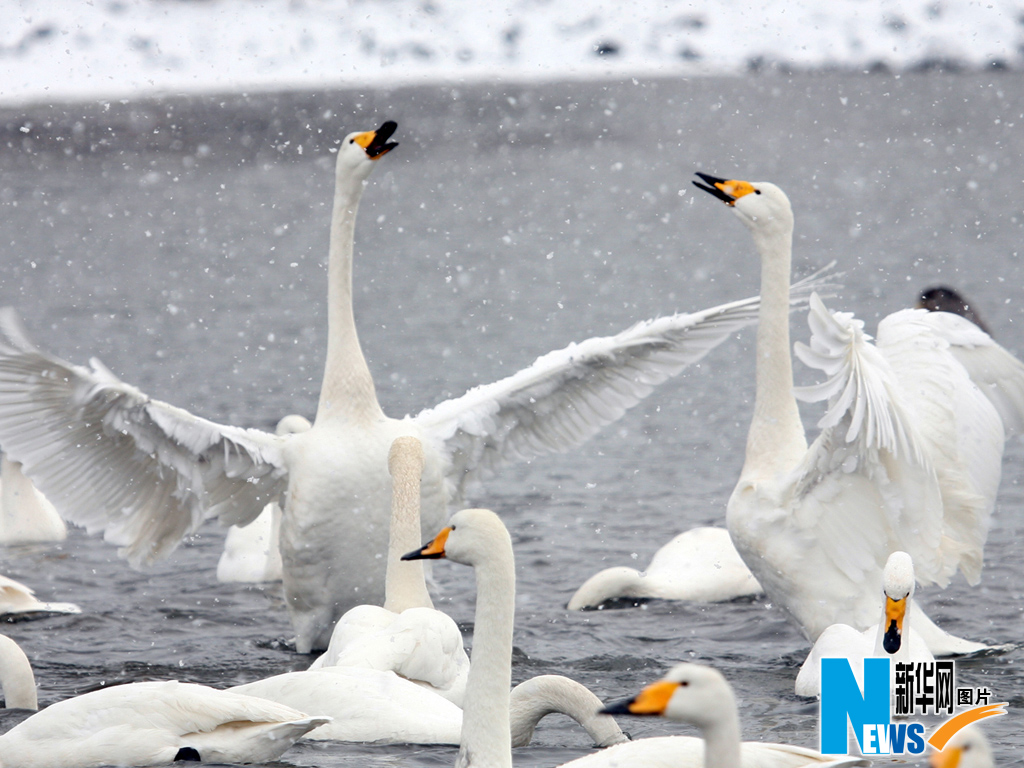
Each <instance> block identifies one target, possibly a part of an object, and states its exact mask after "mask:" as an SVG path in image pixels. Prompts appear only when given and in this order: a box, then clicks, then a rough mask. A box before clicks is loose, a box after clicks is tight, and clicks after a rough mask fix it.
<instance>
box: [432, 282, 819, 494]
mask: <svg viewBox="0 0 1024 768" xmlns="http://www.w3.org/2000/svg"><path fill="white" fill-rule="evenodd" d="M832 266H833V265H831V264H830V265H829V266H828V267H825V269H823V270H820V271H819V272H816V273H815V274H813V275H811V276H810V277H808V278H805V279H804V280H802V281H800V282H799V283H796V284H794V285H793V292H792V299H791V301H792V304H793V306H794V307H799V306H804V305H806V302H807V296H808V295H810V293H811V292H812V291H814V290H828V289H832V288H834V287H835V286H834V284H832V283H830V280H832V279H834V277H835V275H831V274H827V273H828V272H829V271H830V270H831V268H832ZM759 308H760V297H754V298H750V299H744V300H741V301H735V302H732V303H729V304H723V305H721V306H717V307H712V308H710V309H706V310H704V311H702V312H694V313H692V314H676V315H672V316H671V317H662V318H658V319H656V320H646V321H644V322H641V323H638V324H637V325H634V326H633V327H632V328H629V329H628V330H625V331H623V332H622V333H619V334H617V335H615V336H605V337H596V338H592V339H587V340H586V341H583V342H580V343H579V344H570V345H569V346H568V347H566V348H565V349H560V350H556V351H554V352H549V353H548V354H546V355H544V356H542V357H540V358H538V359H537V360H536V362H534V363H533V365H531V366H529V367H528V368H525V369H523V370H522V371H519V373H516V374H514V375H512V376H509V377H508V378H506V379H502V380H501V381H498V382H495V383H493V384H487V385H483V386H479V387H476V388H474V389H471V390H470V391H469V392H467V393H466V394H464V395H463V396H462V397H458V398H455V399H452V400H447V401H445V402H443V403H441V404H440V405H438V406H437V407H435V408H432V409H430V410H426V411H423V412H422V413H420V414H419V415H417V416H416V417H415V421H416V422H417V424H419V425H420V427H421V428H422V429H423V433H424V435H425V436H426V437H427V438H428V439H431V440H432V441H433V442H434V444H435V445H436V446H437V447H438V448H439V450H440V451H441V452H442V455H446V456H447V457H448V458H449V461H450V465H449V471H448V477H449V480H450V481H451V482H452V483H453V485H454V486H455V497H456V498H461V497H462V496H463V494H464V492H465V489H466V486H467V485H468V484H470V483H471V482H474V481H477V480H480V479H482V478H484V477H486V476H487V474H489V473H490V472H491V471H492V470H494V469H495V468H496V467H497V466H498V465H500V464H502V463H504V462H509V461H524V460H527V459H531V458H533V457H536V456H541V455H544V454H548V453H554V452H559V451H565V450H568V449H570V448H573V447H575V446H577V445H580V444H581V443H583V442H585V441H586V440H587V439H588V438H590V437H591V436H593V435H594V433H596V432H597V431H598V430H599V429H601V428H602V427H604V426H605V425H607V424H610V423H611V422H613V421H615V420H616V419H618V418H619V417H620V416H622V415H623V414H624V413H625V412H626V411H627V410H628V409H629V408H632V407H633V406H634V405H636V404H637V403H638V402H640V401H641V400H642V399H643V398H645V397H647V395H649V394H650V393H651V392H652V391H653V390H654V388H655V387H656V386H658V385H659V384H661V383H662V382H664V381H665V380H666V379H668V378H670V377H672V376H675V375H677V374H678V373H680V372H681V371H682V370H683V369H684V368H686V367H687V366H689V365H692V364H693V363H696V362H698V361H699V360H700V359H701V358H703V357H704V356H705V355H706V354H707V353H708V352H710V351H711V350H712V349H714V348H715V347H717V346H718V345H719V344H721V343H722V342H723V341H725V340H726V339H728V338H729V337H730V336H732V335H733V334H734V333H736V332H737V331H739V330H740V329H742V328H744V327H746V326H748V325H751V324H753V323H756V322H757V317H758V311H759Z"/></svg>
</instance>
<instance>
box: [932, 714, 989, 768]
mask: <svg viewBox="0 0 1024 768" xmlns="http://www.w3.org/2000/svg"><path fill="white" fill-rule="evenodd" d="M928 764H929V765H930V766H931V768H993V766H995V759H994V758H993V757H992V747H990V746H989V743H988V739H987V738H986V737H985V733H984V732H983V731H982V730H981V729H980V728H978V727H977V726H975V725H968V726H966V727H964V728H961V729H960V730H959V731H957V732H956V733H955V734H954V735H953V736H952V738H950V740H949V741H948V742H946V747H945V749H943V750H942V751H941V752H932V754H931V755H929V756H928Z"/></svg>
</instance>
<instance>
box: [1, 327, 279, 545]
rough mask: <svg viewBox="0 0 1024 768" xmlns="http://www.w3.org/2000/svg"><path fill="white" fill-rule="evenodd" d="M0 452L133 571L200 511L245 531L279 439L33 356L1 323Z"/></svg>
mask: <svg viewBox="0 0 1024 768" xmlns="http://www.w3.org/2000/svg"><path fill="white" fill-rule="evenodd" d="M0 331H2V332H3V339H2V340H0V445H3V447H4V450H5V451H6V452H7V453H8V454H10V456H11V457H12V458H13V459H15V460H17V461H20V462H21V463H22V465H23V470H24V472H25V474H26V475H28V476H29V477H30V478H31V479H32V481H33V482H34V483H35V484H36V485H37V486H38V487H39V489H40V490H41V491H42V492H43V493H44V494H45V495H46V496H47V497H48V498H49V499H50V501H51V502H52V503H53V504H54V506H55V507H57V509H58V511H59V512H60V513H61V515H62V516H63V517H65V518H66V519H68V520H70V521H71V522H73V523H77V524H78V525H82V526H84V527H85V528H86V529H87V530H89V531H90V532H94V531H98V530H102V531H104V537H105V538H106V539H107V541H110V542H112V543H114V544H117V545H119V546H120V547H122V552H121V554H122V555H123V556H125V557H127V558H128V560H129V561H130V562H131V563H132V564H133V565H138V564H139V563H142V562H150V561H153V560H155V559H158V558H160V557H163V556H165V555H167V554H168V553H169V552H170V551H171V550H173V549H174V548H175V547H176V546H177V545H178V544H179V543H180V541H181V540H182V538H183V537H184V536H185V535H187V534H188V533H190V532H194V531H195V530H196V529H197V528H198V527H199V525H200V524H201V523H202V521H203V520H204V518H205V517H207V516H209V515H210V514H211V512H210V510H212V509H213V508H215V507H216V509H215V510H214V511H213V512H212V514H216V515H217V516H218V517H219V518H220V520H221V522H222V523H224V524H225V525H234V524H244V523H245V522H248V521H249V520H251V519H253V518H255V517H256V515H258V514H259V512H260V510H261V509H262V508H263V506H264V505H265V504H266V503H267V502H269V501H271V500H274V499H276V498H277V497H278V496H279V495H280V494H281V492H282V491H283V490H284V488H285V483H286V477H285V469H284V464H283V458H282V455H281V446H282V443H283V438H280V437H277V436H276V435H271V434H268V433H266V432H261V431H259V430H255V429H241V428H237V427H229V426H222V425H220V424H216V423H214V422H212V421H207V420H206V419H202V418H199V417H197V416H193V415H192V414H190V413H188V412H187V411H185V410H182V409H181V408H176V407H175V406H173V405H169V404H167V403H164V402H160V401H159V400H153V399H151V398H149V397H147V396H146V395H145V394H144V393H142V392H141V391H139V390H138V389H136V388H135V387H133V386H131V385H129V384H125V383H124V382H122V381H120V380H119V379H118V378H117V377H116V376H114V374H113V373H111V372H110V371H109V370H107V369H106V368H105V367H104V366H103V365H102V364H101V363H100V362H99V361H98V360H92V361H91V364H90V367H88V368H86V367H83V366H76V365H72V364H70V363H66V362H64V361H63V360H60V359H58V358H56V357H53V356H51V355H47V354H45V353H43V352H40V351H38V350H37V349H35V348H34V347H33V346H32V345H31V344H30V343H29V342H28V340H27V339H26V338H25V336H24V333H23V332H22V331H21V329H20V328H19V327H18V324H17V321H16V320H15V318H14V316H13V314H12V313H11V312H10V311H9V310H6V311H4V312H3V314H2V315H0Z"/></svg>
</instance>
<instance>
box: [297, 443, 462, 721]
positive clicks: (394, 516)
mask: <svg viewBox="0 0 1024 768" xmlns="http://www.w3.org/2000/svg"><path fill="white" fill-rule="evenodd" d="M388 471H389V473H390V474H391V478H392V488H393V490H392V494H391V527H390V532H389V536H388V562H387V570H386V571H385V584H384V606H383V607H381V606H377V605H358V606H356V607H355V608H352V609H351V610H349V611H347V612H346V613H345V614H344V615H343V616H342V617H341V618H340V619H339V620H338V623H337V625H336V626H335V627H334V632H333V634H332V635H331V642H330V644H329V645H328V647H327V650H326V651H325V652H324V654H323V655H322V656H320V657H319V658H318V659H317V660H316V661H314V662H313V664H312V665H311V666H310V669H319V668H322V667H331V666H358V667H366V668H369V669H381V670H389V671H391V672H394V673H395V674H397V675H399V676H401V677H404V678H406V679H408V680H412V681H413V682H415V683H417V684H419V685H423V686H426V687H427V688H429V689H430V690H431V691H433V692H434V693H437V694H439V695H440V696H443V697H444V698H446V699H448V700H449V701H451V702H452V703H454V704H455V705H457V706H462V697H463V695H464V693H465V690H466V677H467V675H468V674H469V657H468V656H467V655H466V651H465V648H464V647H463V641H462V633H461V632H460V631H459V627H458V625H457V624H456V623H455V621H454V620H452V618H451V617H450V616H448V614H446V613H444V612H443V611H438V610H435V609H434V605H433V603H432V602H431V600H430V594H429V593H428V592H427V585H426V581H425V579H424V574H423V563H421V562H409V563H406V562H402V561H401V559H400V558H401V556H402V555H403V554H404V553H405V552H408V551H409V549H410V548H411V547H413V546H415V545H416V544H418V543H419V541H420V477H421V474H422V472H423V444H422V443H421V442H420V441H419V440H417V439H416V438H415V437H410V436H405V437H399V438H397V439H396V440H395V441H394V442H393V443H392V444H391V450H390V452H389V453H388Z"/></svg>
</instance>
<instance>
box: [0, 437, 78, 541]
mask: <svg viewBox="0 0 1024 768" xmlns="http://www.w3.org/2000/svg"><path fill="white" fill-rule="evenodd" d="M67 537H68V528H67V526H66V525H65V524H64V521H63V520H62V519H61V517H60V515H58V514H57V510H56V509H54V508H53V504H51V503H50V502H49V501H48V500H47V498H46V497H45V496H43V494H41V493H40V492H39V490H38V489H37V488H36V487H35V486H34V485H33V484H32V481H31V480H29V479H28V478H27V477H25V475H24V473H23V472H22V471H21V464H19V463H18V462H16V461H12V460H11V459H10V458H8V457H7V454H4V455H3V456H2V457H0V544H33V543H36V542H43V541H64V539H66V538H67Z"/></svg>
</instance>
